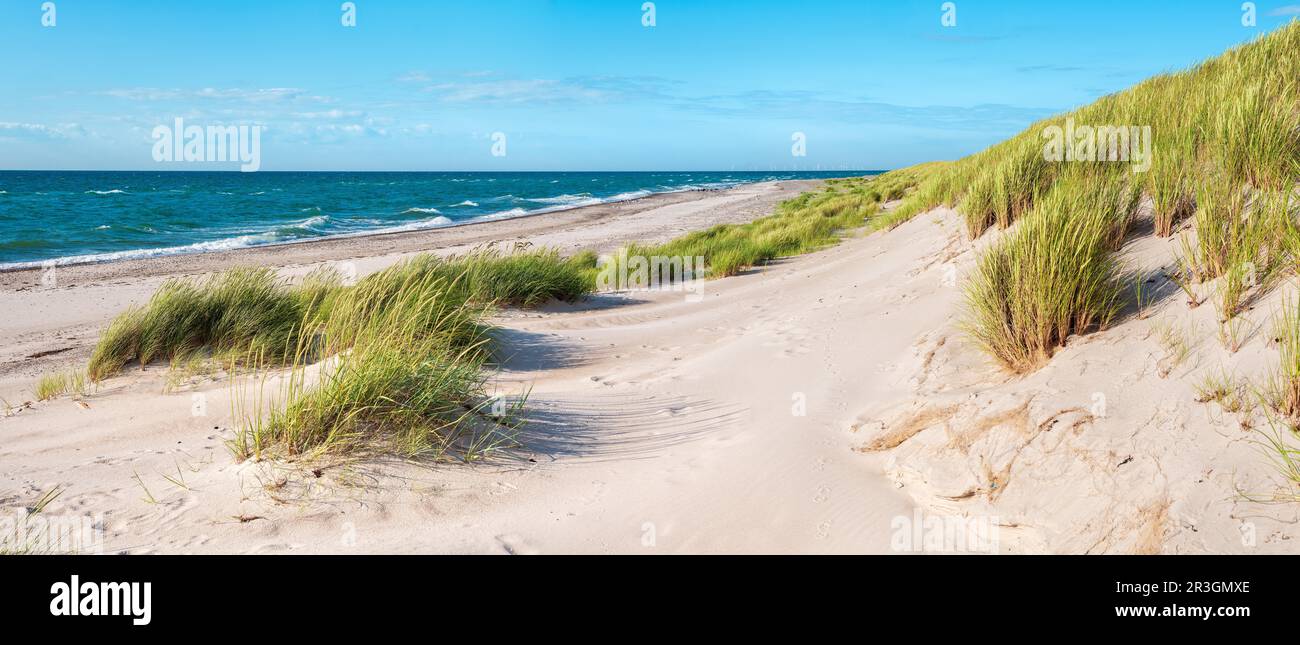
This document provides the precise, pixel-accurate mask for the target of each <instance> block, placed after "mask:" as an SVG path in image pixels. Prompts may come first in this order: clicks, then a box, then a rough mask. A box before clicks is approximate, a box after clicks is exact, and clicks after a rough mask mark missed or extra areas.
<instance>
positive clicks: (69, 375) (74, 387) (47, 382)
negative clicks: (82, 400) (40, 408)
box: [32, 370, 89, 401]
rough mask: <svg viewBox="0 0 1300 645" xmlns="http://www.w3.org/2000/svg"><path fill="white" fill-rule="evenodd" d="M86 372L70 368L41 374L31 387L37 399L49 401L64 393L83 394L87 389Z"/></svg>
mask: <svg viewBox="0 0 1300 645" xmlns="http://www.w3.org/2000/svg"><path fill="white" fill-rule="evenodd" d="M87 381H88V379H87V376H86V372H84V371H81V370H71V371H65V372H53V373H49V374H42V375H41V377H40V378H38V379H37V380H36V385H35V386H33V388H32V394H34V395H36V400H37V401H49V400H50V399H54V398H57V397H60V396H63V395H64V394H75V395H77V396H85V395H86V393H87V392H88V390H89V387H88V383H87Z"/></svg>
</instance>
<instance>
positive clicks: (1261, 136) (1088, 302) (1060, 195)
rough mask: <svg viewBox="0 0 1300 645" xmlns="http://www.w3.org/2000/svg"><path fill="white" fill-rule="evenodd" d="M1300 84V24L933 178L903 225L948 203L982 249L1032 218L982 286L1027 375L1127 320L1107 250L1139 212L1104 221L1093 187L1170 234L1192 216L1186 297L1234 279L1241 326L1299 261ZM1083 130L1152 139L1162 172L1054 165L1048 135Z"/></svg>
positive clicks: (1002, 351) (977, 295)
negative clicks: (1074, 338) (994, 232)
mask: <svg viewBox="0 0 1300 645" xmlns="http://www.w3.org/2000/svg"><path fill="white" fill-rule="evenodd" d="M1297 79H1300V22H1297V21H1293V22H1292V23H1290V24H1289V25H1287V26H1285V27H1282V28H1280V29H1278V30H1276V31H1274V32H1272V33H1270V34H1268V35H1266V36H1264V37H1262V38H1259V39H1257V40H1256V41H1254V42H1251V43H1249V44H1246V45H1242V46H1240V47H1236V48H1234V49H1232V50H1229V51H1228V52H1226V53H1225V54H1223V55H1222V56H1219V57H1217V58H1214V59H1211V60H1208V61H1206V62H1204V63H1201V64H1200V65H1197V66H1196V67H1194V68H1192V69H1190V70H1187V71H1184V72H1179V73H1176V74H1165V75H1161V76H1157V77H1154V78H1151V79H1148V80H1146V81H1144V82H1142V83H1140V84H1138V85H1136V86H1134V87H1133V88H1130V89H1129V90H1126V91H1124V92H1120V93H1117V94H1112V95H1109V96H1106V97H1103V98H1102V99H1101V100H1098V101H1096V102H1095V103H1093V104H1091V105H1088V106H1085V107H1082V108H1080V109H1078V110H1075V111H1073V112H1070V113H1068V114H1062V115H1059V116H1056V117H1052V118H1049V119H1045V120H1043V121H1040V122H1039V123H1036V124H1034V125H1033V126H1031V127H1029V128H1028V129H1027V130H1025V131H1024V132H1023V133H1021V134H1019V135H1017V136H1016V137H1013V138H1011V139H1009V140H1007V141H1004V142H1002V143H1000V144H998V145H995V146H993V147H991V148H989V149H987V150H984V151H983V152H980V153H977V154H974V155H971V156H969V157H966V158H964V159H961V160H958V161H955V162H951V163H947V164H942V165H932V166H929V167H927V168H925V171H924V172H922V173H918V174H917V178H918V180H919V183H918V184H917V186H916V187H915V189H914V190H912V191H910V192H909V193H908V196H907V197H906V198H905V200H904V202H903V203H902V204H901V205H900V206H899V207H898V208H896V209H894V210H893V211H892V213H891V216H890V223H891V224H897V223H899V222H901V221H903V220H904V219H905V218H907V217H911V216H914V215H916V214H919V213H921V212H924V211H926V210H929V209H931V208H934V207H937V206H940V205H947V206H956V208H957V209H958V210H959V211H960V212H961V213H962V215H963V217H964V219H965V221H966V225H967V231H968V234H969V235H970V236H971V237H972V238H974V237H979V236H980V235H982V234H984V233H985V232H986V231H987V230H989V229H990V228H994V227H998V228H1007V227H1009V226H1011V225H1012V224H1013V223H1015V222H1017V221H1020V220H1026V221H1025V222H1024V223H1025V227H1024V228H1026V229H1029V232H1020V231H1015V232H1012V233H1011V234H1010V235H1009V236H1008V237H1007V238H1006V239H1004V240H999V241H998V242H996V243H995V244H994V245H993V246H992V248H990V250H989V251H988V252H987V256H986V257H985V258H982V259H981V260H980V262H979V264H978V267H977V269H976V274H975V276H974V277H973V278H972V284H971V285H970V286H969V287H968V289H967V294H968V297H967V303H968V310H969V312H968V316H967V327H968V329H969V330H970V332H971V334H972V336H973V337H974V339H975V340H976V341H977V342H978V343H979V344H980V345H981V346H983V347H984V348H985V349H986V350H988V352H989V353H990V354H991V355H992V356H993V357H994V358H996V359H997V360H998V361H999V362H1001V363H1003V364H1004V365H1007V366H1008V367H1011V368H1012V369H1015V370H1026V369H1032V368H1033V367H1034V366H1037V365H1040V364H1041V363H1042V361H1043V360H1045V358H1046V357H1047V356H1050V354H1051V353H1052V351H1054V349H1055V348H1056V347H1059V346H1060V345H1061V344H1063V343H1064V342H1065V341H1066V339H1067V338H1068V337H1069V335H1071V334H1074V333H1081V332H1084V331H1087V330H1089V329H1097V328H1100V327H1104V326H1105V324H1106V323H1107V322H1108V321H1110V320H1111V319H1113V317H1114V315H1115V311H1116V306H1117V304H1116V303H1117V301H1118V299H1119V298H1120V294H1121V292H1122V289H1123V286H1122V284H1121V282H1122V281H1121V280H1119V279H1118V275H1119V272H1120V267H1119V266H1118V264H1117V263H1116V262H1114V261H1112V260H1110V259H1109V258H1108V256H1107V253H1108V252H1109V251H1113V250H1114V249H1115V248H1116V247H1117V246H1118V244H1119V242H1120V241H1122V238H1117V235H1120V234H1123V233H1125V232H1127V231H1128V227H1127V224H1125V223H1124V222H1108V221H1103V218H1104V217H1105V216H1107V215H1110V216H1116V217H1121V218H1125V219H1129V218H1131V217H1132V216H1133V213H1132V211H1131V210H1130V209H1128V208H1127V207H1124V208H1119V209H1118V210H1116V209H1114V208H1112V207H1111V204H1112V202H1111V201H1110V200H1109V199H1102V200H1100V201H1101V203H1103V204H1104V205H1103V206H1102V207H1101V210H1089V208H1090V207H1089V206H1088V204H1090V203H1097V202H1098V199H1097V197H1096V196H1095V195H1087V194H1083V191H1092V192H1097V191H1103V192H1104V193H1106V194H1107V195H1115V194H1118V193H1124V194H1125V195H1126V196H1125V197H1123V199H1124V200H1126V202H1125V203H1132V204H1139V203H1140V202H1141V200H1144V199H1148V200H1149V204H1150V208H1151V212H1152V216H1153V220H1154V233H1155V235H1158V236H1162V237H1168V236H1171V235H1173V234H1174V233H1175V230H1176V229H1177V228H1178V226H1179V225H1180V224H1182V223H1183V222H1184V221H1187V220H1189V219H1190V220H1191V221H1192V223H1193V224H1194V225H1195V231H1196V234H1197V235H1196V237H1195V238H1189V239H1188V240H1187V241H1186V242H1185V249H1186V250H1185V251H1184V254H1183V255H1184V257H1183V263H1184V268H1185V270H1184V271H1180V272H1179V278H1180V283H1181V286H1183V287H1184V288H1185V289H1189V290H1190V288H1191V286H1190V285H1191V282H1194V281H1200V280H1220V281H1222V282H1224V283H1225V284H1221V285H1218V286H1217V288H1216V290H1217V294H1218V297H1217V299H1216V303H1217V304H1219V306H1220V308H1221V312H1220V313H1221V317H1222V318H1223V319H1225V320H1229V321H1230V320H1231V319H1232V318H1233V316H1235V315H1236V314H1237V313H1238V312H1239V311H1240V310H1241V308H1242V306H1243V303H1244V302H1245V299H1246V298H1248V297H1249V291H1250V289H1252V288H1254V286H1255V285H1257V284H1259V282H1260V281H1264V280H1266V279H1267V278H1268V277H1269V276H1271V275H1272V272H1273V271H1274V270H1275V269H1277V268H1278V267H1280V266H1283V265H1285V264H1288V263H1291V264H1294V263H1295V261H1296V260H1295V258H1298V257H1300V255H1296V252H1297V251H1300V236H1298V235H1297V234H1296V230H1295V229H1296V224H1295V222H1294V217H1293V214H1292V213H1290V212H1289V207H1288V206H1287V203H1286V198H1285V197H1281V196H1282V195H1285V194H1286V193H1290V192H1291V191H1292V190H1293V189H1294V187H1295V186H1296V183H1297V179H1300V81H1297ZM1070 122H1073V123H1076V124H1080V125H1088V126H1090V127H1096V126H1119V127H1122V128H1137V129H1138V130H1137V131H1144V130H1146V129H1148V128H1149V130H1146V131H1148V132H1149V133H1150V135H1149V138H1148V140H1147V141H1145V142H1141V143H1142V144H1143V146H1142V147H1145V144H1148V143H1149V144H1150V150H1151V157H1150V159H1149V161H1150V167H1149V168H1145V172H1135V169H1141V166H1142V165H1143V164H1138V163H1135V162H1134V161H1132V160H1130V161H1127V162H1123V161H1114V160H1101V161H1073V162H1069V161H1066V162H1059V161H1046V160H1047V159H1048V158H1049V157H1048V155H1046V154H1045V149H1044V144H1045V142H1046V140H1045V137H1044V135H1045V134H1046V133H1049V128H1051V127H1053V126H1055V127H1058V128H1061V127H1063V126H1065V125H1067V124H1069V123H1070ZM1129 131H1130V132H1131V131H1132V130H1129ZM1133 143H1134V144H1135V145H1136V144H1138V143H1139V142H1137V141H1133ZM885 177H888V175H886V176H885ZM1081 177H1084V178H1086V181H1085V182H1084V184H1080V178H1081ZM1279 212H1280V213H1282V215H1279ZM1288 215H1289V217H1288ZM1029 220H1033V221H1029ZM1075 220H1078V221H1075ZM1105 230H1109V231H1110V233H1108V234H1104V233H1103V231H1105ZM1189 296H1191V297H1192V299H1193V301H1195V300H1196V299H1195V294H1192V293H1190V291H1189Z"/></svg>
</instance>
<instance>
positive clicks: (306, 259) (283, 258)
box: [0, 179, 824, 291]
mask: <svg viewBox="0 0 1300 645" xmlns="http://www.w3.org/2000/svg"><path fill="white" fill-rule="evenodd" d="M823 181H824V180H820V179H793V180H774V181H765V182H752V183H747V184H741V185H738V186H733V187H730V188H724V189H698V190H682V191H672V192H662V193H653V194H650V195H644V196H641V197H636V198H633V199H626V200H620V201H611V202H604V203H600V204H587V205H583V206H575V207H572V208H558V209H555V210H540V211H537V212H532V213H527V214H522V215H516V216H512V217H502V218H497V219H480V220H473V221H465V222H459V223H453V224H449V225H445V226H438V227H434V228H428V229H414V230H397V231H394V230H387V231H384V230H378V231H374V232H358V233H352V234H344V235H333V236H325V237H320V238H309V239H302V240H291V241H286V242H279V243H272V244H261V245H255V246H247V247H240V248H233V249H222V250H214V251H196V252H190V253H174V254H170V255H160V256H154V257H146V258H133V259H121V260H106V261H85V262H72V263H67V264H56V265H55V266H54V269H55V271H57V274H58V278H57V280H58V283H59V284H60V286H64V284H65V283H66V284H72V285H76V284H85V283H94V282H99V281H104V280H112V279H117V278H124V277H156V276H173V275H193V274H196V273H208V272H211V271H216V270H220V269H223V268H228V267H231V266H239V265H258V266H273V267H285V266H293V265H301V264H312V263H320V262H330V261H344V260H355V259H359V258H369V257H373V256H376V255H390V254H402V253H413V252H418V251H426V250H437V249H445V248H449V247H458V248H459V247H472V246H476V245H479V244H486V243H491V242H497V243H500V242H506V241H517V240H522V239H525V238H528V237H532V236H537V235H543V234H548V233H554V232H556V231H557V230H564V229H571V228H572V227H575V226H584V225H592V224H597V223H602V224H603V223H604V222H606V221H608V220H612V219H616V218H621V217H625V216H628V215H635V214H638V213H642V212H645V211H648V210H653V209H658V208H662V207H669V206H674V205H679V204H690V203H693V202H702V201H707V200H709V198H711V197H718V196H730V195H739V194H747V193H750V192H753V191H754V190H768V189H769V188H771V189H775V190H778V191H780V192H782V193H789V194H785V195H784V197H783V198H789V197H794V196H797V195H798V194H799V193H801V192H804V191H806V190H811V189H813V187H815V186H820V185H821V184H822V182H823ZM751 219H752V218H751ZM630 241H642V240H639V239H636V238H634V237H631V236H624V237H623V238H622V239H621V240H620V242H630ZM618 245H619V244H610V245H606V246H603V247H601V248H598V249H597V250H607V249H609V248H613V247H616V246H618ZM574 248H575V249H576V248H577V247H574ZM56 261H57V260H56ZM46 270H47V269H46V268H44V267H41V266H30V267H13V268H0V291H3V290H16V291H22V290H26V289H31V288H35V287H39V286H41V284H42V282H41V276H42V274H43V273H44V272H45V271H46Z"/></svg>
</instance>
